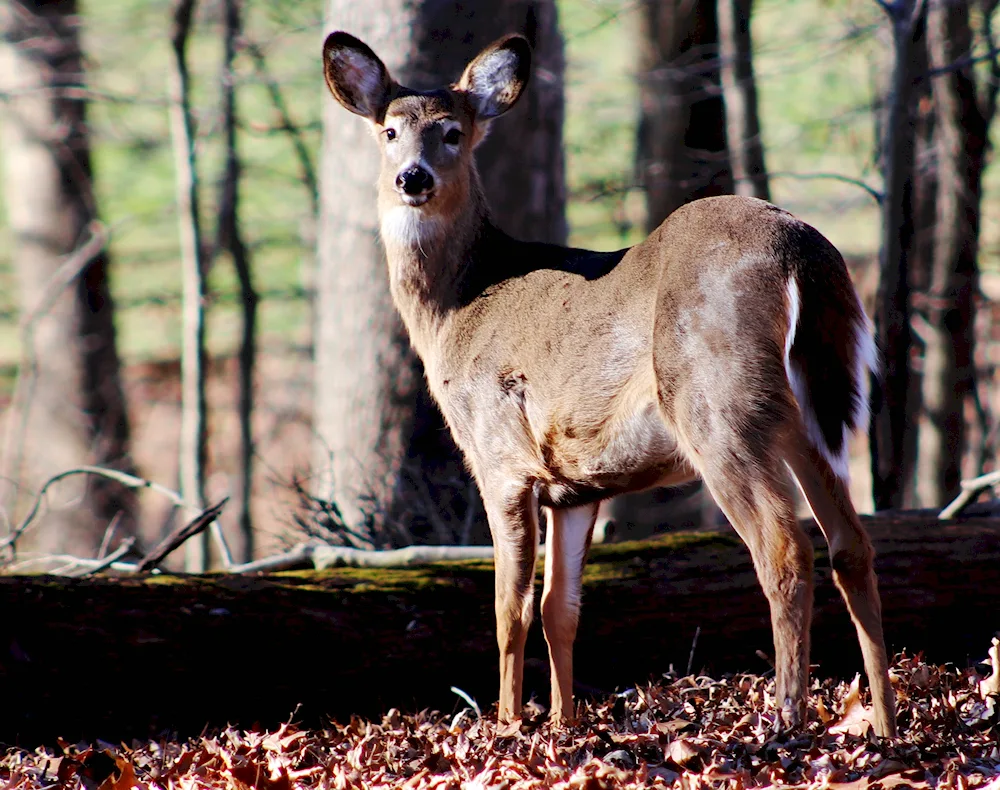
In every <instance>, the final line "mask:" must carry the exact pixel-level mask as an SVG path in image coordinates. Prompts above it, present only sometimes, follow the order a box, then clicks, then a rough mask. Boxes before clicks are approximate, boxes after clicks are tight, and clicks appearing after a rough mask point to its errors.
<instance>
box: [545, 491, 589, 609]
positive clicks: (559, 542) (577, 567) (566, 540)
mask: <svg viewBox="0 0 1000 790" xmlns="http://www.w3.org/2000/svg"><path fill="white" fill-rule="evenodd" d="M594 512H595V508H594V506H593V505H582V506H580V507H574V508H568V509H566V510H553V509H551V508H550V509H549V511H548V514H549V519H548V521H549V524H548V535H546V540H545V586H546V588H547V589H548V590H549V591H550V592H552V593H555V592H556V590H555V589H554V586H555V585H556V584H559V585H560V586H561V588H562V595H563V600H564V601H566V605H567V607H568V608H569V610H570V611H571V612H579V611H580V580H581V578H582V576H583V563H584V560H585V559H586V556H587V539H588V537H589V536H590V528H591V526H593V524H594ZM557 531H558V534H556V532H557ZM556 547H558V548H557V550H556ZM557 554H558V556H557ZM557 567H558V569H559V570H558V572H557Z"/></svg>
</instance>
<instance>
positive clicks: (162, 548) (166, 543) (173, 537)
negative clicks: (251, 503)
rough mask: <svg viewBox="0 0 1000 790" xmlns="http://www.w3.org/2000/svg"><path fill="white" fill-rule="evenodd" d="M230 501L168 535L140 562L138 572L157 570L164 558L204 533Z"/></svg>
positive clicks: (210, 509)
mask: <svg viewBox="0 0 1000 790" xmlns="http://www.w3.org/2000/svg"><path fill="white" fill-rule="evenodd" d="M228 501H229V497H224V498H223V499H222V500H221V501H220V502H218V503H217V504H215V505H212V506H211V507H209V508H206V509H205V510H203V511H202V512H201V513H199V514H198V515H197V516H195V518H194V519H193V520H191V521H189V522H188V523H187V524H185V525H184V526H182V527H180V528H179V529H175V530H174V531H173V532H171V533H170V534H169V535H167V537H165V538H164V539H163V540H161V541H160V542H159V543H158V544H157V545H156V546H155V547H153V549H152V550H150V551H149V552H147V553H146V556H145V557H143V558H142V560H141V561H140V562H139V567H138V570H140V571H148V570H151V569H153V568H155V567H156V566H157V565H158V564H159V563H160V562H162V561H163V558H164V557H166V556H167V555H168V554H170V553H171V552H172V551H174V549H177V548H179V547H180V546H181V545H183V544H184V542H185V541H186V540H188V539H189V538H193V537H194V536H195V535H198V534H200V533H202V532H204V531H205V530H206V529H207V528H208V527H209V526H210V525H211V524H212V523H213V522H214V521H215V520H216V519H217V518H218V517H219V513H221V512H222V509H223V508H224V507H225V506H226V502H228Z"/></svg>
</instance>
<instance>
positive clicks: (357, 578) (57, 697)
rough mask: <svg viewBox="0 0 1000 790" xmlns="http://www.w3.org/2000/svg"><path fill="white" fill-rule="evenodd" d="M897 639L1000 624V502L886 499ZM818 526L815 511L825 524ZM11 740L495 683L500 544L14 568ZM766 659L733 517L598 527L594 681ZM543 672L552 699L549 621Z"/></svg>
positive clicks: (824, 661)
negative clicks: (957, 509)
mask: <svg viewBox="0 0 1000 790" xmlns="http://www.w3.org/2000/svg"><path fill="white" fill-rule="evenodd" d="M868 525H869V528H870V531H871V533H872V536H873V538H874V540H875V544H876V548H877V550H878V552H879V556H878V560H877V566H878V571H879V579H880V585H881V590H882V599H883V608H884V612H885V624H886V635H887V641H888V643H889V649H890V651H899V650H901V649H903V648H906V649H907V650H909V651H911V652H917V651H924V652H925V653H926V655H927V657H928V658H929V659H930V660H933V661H936V662H945V661H950V662H954V663H957V664H960V665H967V664H968V663H969V662H975V661H980V660H983V659H985V658H986V654H987V650H988V648H989V646H990V639H991V637H992V636H994V634H995V633H996V631H997V628H998V627H1000V618H998V612H1000V586H998V585H997V578H998V571H997V569H998V567H1000V565H998V560H1000V520H993V519H970V520H965V521H960V522H942V521H938V520H935V519H934V518H921V519H911V518H907V517H906V516H893V517H891V518H888V519H886V518H879V519H874V520H872V519H869V520H868ZM811 532H812V534H815V533H816V531H815V529H813V530H812V531H811ZM816 545H817V588H816V608H815V617H814V627H813V662H814V663H815V664H818V667H817V668H816V670H815V672H816V673H817V674H818V675H821V676H840V677H847V676H850V675H853V673H854V672H856V671H859V670H860V669H861V657H860V652H859V650H858V648H857V644H856V640H855V637H854V632H853V626H852V625H851V623H850V620H849V619H848V617H847V614H846V612H845V609H844V606H843V604H842V603H841V602H840V600H839V597H838V595H837V593H836V590H835V589H834V587H833V585H832V582H831V574H830V570H829V561H828V558H827V557H826V550H825V546H823V545H822V544H821V542H819V541H817V544H816ZM0 606H2V607H3V608H2V611H3V612H4V613H5V617H4V621H3V622H4V629H3V636H2V639H0V700H2V706H3V707H2V712H0V741H5V742H8V743H20V744H22V745H33V744H36V743H40V742H43V741H48V742H51V741H52V740H53V739H54V738H55V737H56V736H61V737H63V738H66V739H69V740H75V739H78V738H81V737H87V738H96V737H100V738H104V739H108V740H116V739H120V738H128V737H148V736H156V735H158V734H160V733H161V732H163V731H170V732H174V733H176V734H180V735H188V734H196V733H197V732H199V731H201V729H202V728H203V727H204V726H206V725H210V726H220V725H225V724H226V723H230V722H231V723H234V724H240V725H243V726H250V725H252V724H253V723H255V722H260V723H261V724H264V725H266V726H273V725H274V724H276V723H277V722H279V721H281V720H284V719H287V718H288V717H289V716H290V715H292V713H293V711H294V712H295V715H296V717H297V718H299V719H300V720H302V721H304V722H306V723H319V722H321V721H322V720H323V718H324V717H327V716H332V717H336V718H339V719H341V720H343V719H345V718H348V717H349V716H350V715H351V714H353V713H357V714H360V715H365V716H378V715H380V714H381V713H382V712H384V711H385V710H387V709H388V708H390V707H397V708H401V709H404V710H416V709H420V708H423V707H436V708H438V709H440V710H444V711H451V710H453V709H457V708H461V707H464V705H465V703H464V702H463V701H462V700H460V699H459V698H458V697H457V696H455V695H454V694H453V693H452V692H451V691H450V690H449V689H450V687H451V686H457V687H458V688H461V689H463V690H464V691H466V692H467V693H469V694H470V695H472V696H473V697H474V698H476V699H477V700H478V702H479V703H480V705H482V707H483V708H484V709H485V708H488V707H489V705H490V704H492V703H493V701H494V700H495V699H496V685H497V663H496V662H497V659H496V647H495V637H494V631H493V573H492V563H490V562H488V561H482V560H476V561H465V562H455V563H439V564H436V565H428V566H424V567H418V568H404V569H367V568H336V569H330V570H326V571H308V572H304V571H303V572H286V573H279V574H273V575H270V576H256V577H249V576H239V575H231V574H218V575H208V576H201V577H185V576H168V575H155V576H154V575H133V576H129V577H123V578H91V579H67V578H56V577H48V576H33V577H0ZM698 629H700V635H699V638H698V641H697V645H696V646H695V650H694V654H693V663H692V667H693V669H694V670H695V671H700V670H705V671H707V672H710V673H712V674H715V675H719V674H722V673H725V672H736V671H753V672H762V671H765V670H766V669H767V664H766V663H765V662H764V661H763V660H762V659H761V658H760V657H759V655H758V653H759V652H763V653H765V654H771V653H772V643H771V635H770V625H769V621H768V613H767V606H766V602H765V600H764V597H763V594H762V593H761V592H760V589H759V587H758V586H757V584H756V580H755V578H754V574H753V569H752V566H751V563H750V559H749V555H748V553H747V551H746V549H745V548H744V547H743V546H742V545H741V544H740V543H739V542H738V541H737V540H736V539H735V538H734V537H733V536H732V535H731V534H729V533H678V534H673V535H666V536H663V537H661V538H658V539H655V540H652V541H647V542H637V543H623V544H611V545H605V546H596V547H594V550H593V552H592V557H591V562H590V563H589V564H588V567H587V571H586V575H585V579H584V608H583V617H582V621H581V625H580V632H579V638H578V642H577V650H576V677H577V679H578V681H579V683H580V688H579V690H580V691H583V692H586V691H587V690H601V691H613V690H614V689H615V688H623V687H627V686H629V685H631V684H634V683H637V682H643V681H645V680H646V679H647V678H649V677H651V676H656V675H658V674H660V673H663V672H666V671H667V670H668V669H669V668H670V667H671V666H673V667H674V668H676V669H677V670H678V671H681V672H683V671H684V669H685V667H686V666H687V664H688V661H689V658H690V657H691V652H692V640H693V639H694V636H695V633H696V631H697V630H698ZM527 655H528V662H527V669H526V684H525V685H526V690H527V692H528V693H532V692H533V693H535V694H536V695H537V696H538V697H539V698H540V699H541V700H542V701H543V702H544V701H546V700H547V695H548V687H547V682H548V679H547V674H548V673H547V666H546V659H545V645H544V641H543V639H542V635H541V628H540V625H539V624H538V623H536V624H535V625H534V626H533V628H532V634H531V637H530V639H529V644H528V653H527Z"/></svg>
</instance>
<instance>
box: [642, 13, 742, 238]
mask: <svg viewBox="0 0 1000 790" xmlns="http://www.w3.org/2000/svg"><path fill="white" fill-rule="evenodd" d="M640 20H641V24H642V31H641V33H640V41H639V46H640V66H639V97H640V117H639V133H638V134H639V140H638V146H637V156H638V161H637V171H638V173H639V178H640V180H641V182H642V184H643V186H644V187H645V189H646V212H647V214H646V226H647V230H649V231H653V230H654V229H655V228H656V227H657V226H658V225H659V224H660V223H661V222H662V221H663V220H664V219H665V218H666V217H667V216H668V215H669V214H670V213H671V212H672V211H674V210H675V209H676V208H678V207H679V206H681V205H683V204H684V203H687V202H689V201H691V200H695V199H697V198H701V197H709V196H711V195H723V194H729V193H731V192H732V191H733V179H732V173H731V170H730V166H729V158H728V155H727V147H726V119H725V114H724V109H723V104H722V90H721V85H720V75H719V31H718V26H717V23H716V4H715V0H643V2H642V10H641V13H640Z"/></svg>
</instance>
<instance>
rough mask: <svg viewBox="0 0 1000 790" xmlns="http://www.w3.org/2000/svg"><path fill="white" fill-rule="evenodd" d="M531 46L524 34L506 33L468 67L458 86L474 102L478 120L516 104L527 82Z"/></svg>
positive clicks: (496, 114)
mask: <svg viewBox="0 0 1000 790" xmlns="http://www.w3.org/2000/svg"><path fill="white" fill-rule="evenodd" d="M530 73H531V45H530V44H528V40H527V39H526V38H525V37H524V36H520V35H512V36H506V37H505V38H502V39H500V40H499V41H496V42H494V43H493V44H491V45H490V46H488V47H487V48H486V49H484V50H483V51H482V52H480V53H479V54H478V55H477V56H476V58H475V60H473V61H472V62H471V63H470V64H469V65H468V66H466V67H465V73H464V74H462V79H460V80H459V81H458V83H456V85H455V89H456V90H459V91H461V92H463V93H465V94H466V95H467V96H468V97H469V100H470V101H471V102H472V107H473V109H474V110H475V111H476V117H477V119H479V120H489V119H491V118H496V117H498V116H500V115H503V114H504V113H505V112H507V110H509V109H510V108H511V107H513V106H514V105H515V104H516V103H517V100H518V99H519V98H521V94H522V93H523V92H524V89H525V87H526V86H527V84H528V75H529V74H530Z"/></svg>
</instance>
